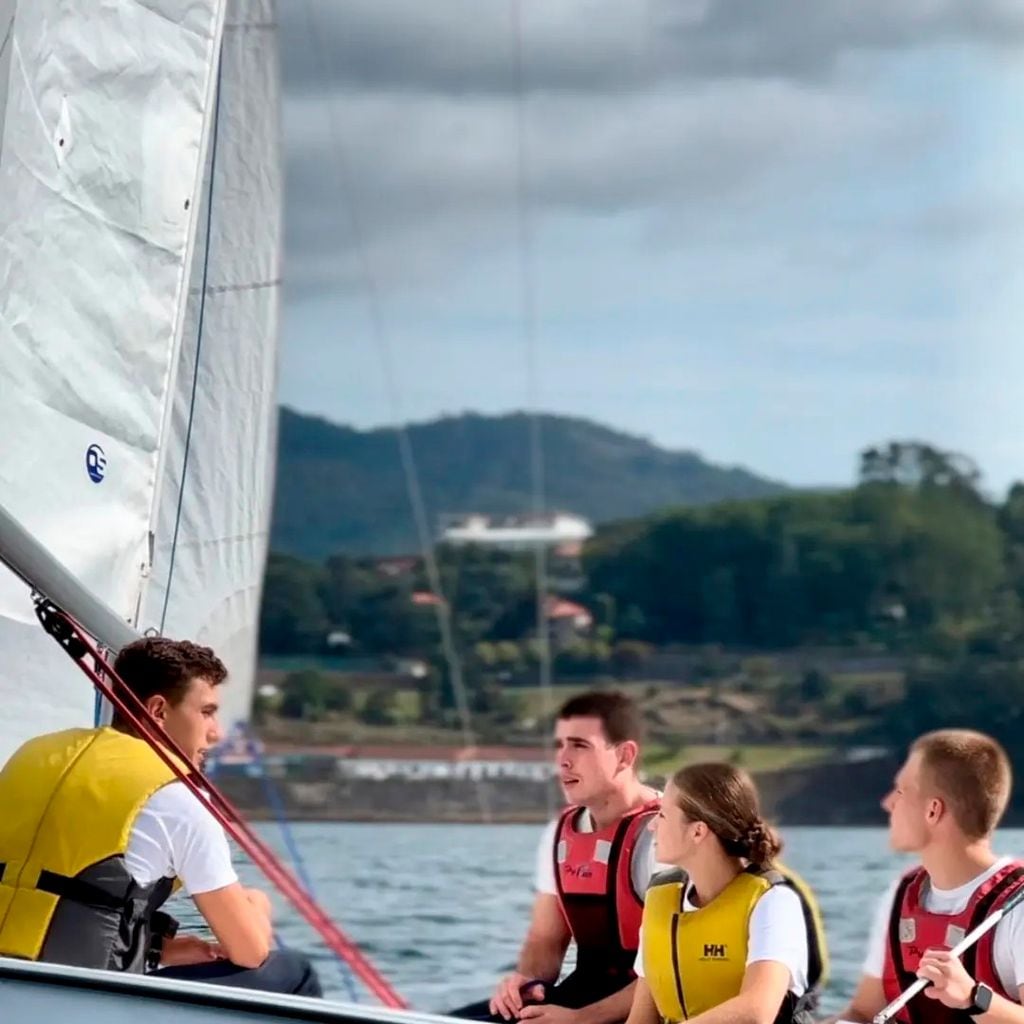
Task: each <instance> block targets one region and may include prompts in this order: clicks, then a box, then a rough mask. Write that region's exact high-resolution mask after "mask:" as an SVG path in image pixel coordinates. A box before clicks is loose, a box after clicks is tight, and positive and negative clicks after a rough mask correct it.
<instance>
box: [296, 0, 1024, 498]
mask: <svg viewBox="0 0 1024 1024" xmlns="http://www.w3.org/2000/svg"><path fill="white" fill-rule="evenodd" d="M278 6H279V9H280V17H281V22H282V65H283V76H284V108H283V111H284V132H285V144H286V154H285V155H286V167H287V175H288V189H287V196H286V216H287V225H288V227H287V243H286V260H287V264H286V277H287V281H288V287H287V292H286V305H285V319H284V336H283V351H282V359H281V372H282V380H281V390H282V399H283V401H285V402H287V403H288V404H291V405H293V406H295V407H297V408H299V409H303V410H307V411H311V412H316V413H319V414H322V415H325V416H327V417H329V418H330V419H333V420H335V421H338V422H345V423H351V424H355V425H357V426H376V425H381V424H386V423H389V422H391V421H392V420H393V419H394V418H395V417H400V418H403V419H408V420H412V421H416V420H423V419H427V418H432V417H435V416H437V415H440V414H442V413H454V412H459V411H462V410H465V409H474V410H480V411H484V412H495V411H505V410H510V409H516V408H524V407H527V406H529V405H531V404H536V405H538V406H540V407H542V408H544V409H546V410H551V411H555V412H565V413H572V414H577V415H582V416H587V417H590V418H593V419H596V420H599V421H601V422H605V423H608V424H610V425H612V426H615V427H618V428H621V429H624V430H628V431H630V432H633V433H637V434H642V435H645V436H647V437H649V438H651V439H652V440H654V441H656V442H658V443H660V444H664V445H666V446H670V447H674V448H689V449H696V450H698V451H700V452H701V453H702V454H704V455H705V456H706V457H708V458H710V459H713V460H715V461H720V462H726V463H739V464H743V465H746V466H749V467H750V468H752V469H754V470H757V471H759V472H762V473H766V474H769V475H771V476H774V477H777V478H780V479H784V480H787V481H790V482H793V483H800V484H809V483H841V482H846V481H848V480H849V479H850V478H851V477H852V474H853V470H854V466H855V461H856V454H857V452H858V451H859V450H860V449H861V448H862V447H864V446H865V445H866V444H868V443H872V442H877V441H881V440H885V439H888V438H890V437H918V438H923V439H927V440H930V441H932V442H934V443H937V444H939V445H943V446H947V447H951V448H956V449H959V450H962V451H966V452H968V453H969V454H972V455H974V456H975V457H976V458H977V459H978V460H979V461H980V463H981V465H982V468H983V470H984V471H985V474H986V481H987V482H988V484H989V486H990V487H991V488H992V489H993V490H999V489H1000V488H1002V487H1004V486H1005V485H1006V483H1007V482H1008V481H1009V480H1011V479H1013V478H1015V477H1024V337H1022V334H1024V315H1022V314H1024V102H1022V100H1021V97H1024V5H1022V4H1021V3H1020V2H1019V0H970V2H969V3H968V2H965V0H899V2H898V3H894V2H893V0H772V2H770V3H766V2H765V0H519V2H518V4H517V3H516V0H280V2H279V5H278ZM517 11H518V19H517V15H516V12H517ZM517 20H518V25H519V29H518V34H517V30H516V27H515V26H516V23H517ZM517 39H519V40H520V42H521V46H520V47H519V48H518V49H519V52H520V53H521V55H522V64H521V67H522V72H521V74H517V71H516V67H517V62H516V53H517V44H516V40H517ZM520 167H522V168H523V169H524V174H525V177H524V180H525V188H524V189H523V190H522V191H521V192H520V189H519V180H520V179H519V169H520ZM521 213H522V214H523V216H521ZM531 325H532V326H531ZM531 338H532V339H533V341H534V346H533V349H532V351H533V352H534V353H535V356H536V359H535V364H534V365H535V367H536V372H535V373H534V374H533V375H531V373H530V372H529V366H530V352H531V344H530V339H531ZM389 360H390V366H391V368H392V372H391V375H390V376H389V375H388V373H386V372H385V369H384V367H385V364H386V363H388V361H389ZM531 382H532V383H531ZM524 443H525V439H524Z"/></svg>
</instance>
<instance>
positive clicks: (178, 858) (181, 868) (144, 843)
mask: <svg viewBox="0 0 1024 1024" xmlns="http://www.w3.org/2000/svg"><path fill="white" fill-rule="evenodd" d="M125 864H126V866H127V868H128V871H129V873H130V874H131V876H132V877H133V878H134V879H135V880H136V882H138V883H139V884H140V885H149V884H150V883H152V882H154V881H156V879H158V878H161V877H172V876H173V877H177V878H178V879H180V881H181V884H182V887H183V888H184V890H185V892H186V893H187V894H188V895H190V896H195V895H198V894H201V893H204V892H212V891H213V890H215V889H223V888H224V886H226V885H231V884H232V883H233V882H237V881H238V875H237V874H236V873H235V869H234V867H233V866H232V864H231V850H230V848H229V847H228V840H227V836H226V835H225V834H224V829H223V828H221V826H220V825H219V824H218V823H217V821H216V820H215V819H214V817H213V815H212V814H210V812H209V810H207V809H206V808H205V807H204V806H203V805H202V804H201V803H200V802H199V800H198V798H197V797H195V796H194V795H193V794H192V792H191V791H190V790H189V789H188V788H187V787H186V786H185V784H184V783H183V782H172V783H170V784H169V785H166V786H164V787H163V788H162V789H160V790H158V791H157V792H156V793H154V794H153V795H152V796H151V797H150V798H149V800H147V801H146V803H145V804H144V805H143V807H142V810H141V811H139V814H138V817H137V818H136V819H135V822H134V824H133V825H132V830H131V833H130V835H129V838H128V848H127V850H126V851H125Z"/></svg>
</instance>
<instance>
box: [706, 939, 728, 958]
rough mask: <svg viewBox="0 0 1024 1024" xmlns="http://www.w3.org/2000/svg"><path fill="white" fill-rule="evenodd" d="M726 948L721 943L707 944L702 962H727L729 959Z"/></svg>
mask: <svg viewBox="0 0 1024 1024" xmlns="http://www.w3.org/2000/svg"><path fill="white" fill-rule="evenodd" d="M727 958H728V957H727V952H726V946H725V944H724V943H721V942H705V943H704V955H703V956H702V957H701V960H725V959H727Z"/></svg>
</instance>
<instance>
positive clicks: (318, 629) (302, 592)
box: [260, 555, 328, 654]
mask: <svg viewBox="0 0 1024 1024" xmlns="http://www.w3.org/2000/svg"><path fill="white" fill-rule="evenodd" d="M322 576H323V573H322V570H321V569H320V568H319V567H318V566H313V565H309V564H308V563H306V562H303V561H300V560H299V559H297V558H291V557H289V556H287V555H271V556H270V558H269V559H268V562H267V571H266V576H265V578H264V583H263V604H262V607H261V609H260V649H261V650H262V651H265V652H267V653H268V654H297V653H306V652H313V651H318V650H320V649H321V647H322V646H323V643H324V637H325V635H326V633H327V629H328V621H327V615H326V612H325V610H324V606H323V602H322V601H321V598H320V590H319V588H320V584H321V582H322Z"/></svg>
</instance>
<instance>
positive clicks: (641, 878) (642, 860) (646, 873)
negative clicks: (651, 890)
mask: <svg viewBox="0 0 1024 1024" xmlns="http://www.w3.org/2000/svg"><path fill="white" fill-rule="evenodd" d="M655 856H656V851H655V848H654V833H653V832H651V831H650V829H646V828H645V829H644V830H643V832H641V833H640V835H639V836H637V840H636V845H635V846H634V847H633V860H632V862H631V863H630V866H629V875H630V879H631V881H632V882H633V892H635V893H636V894H637V896H639V897H640V899H643V898H644V893H645V892H647V886H648V884H649V883H650V881H651V879H652V878H653V877H654V876H655V875H656V874H659V873H660V872H662V871H671V870H672V869H673V867H674V865H672V864H659V863H658V861H657V860H655Z"/></svg>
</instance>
